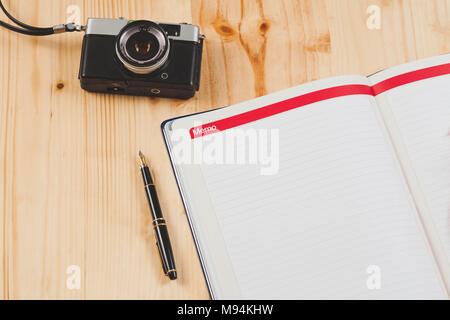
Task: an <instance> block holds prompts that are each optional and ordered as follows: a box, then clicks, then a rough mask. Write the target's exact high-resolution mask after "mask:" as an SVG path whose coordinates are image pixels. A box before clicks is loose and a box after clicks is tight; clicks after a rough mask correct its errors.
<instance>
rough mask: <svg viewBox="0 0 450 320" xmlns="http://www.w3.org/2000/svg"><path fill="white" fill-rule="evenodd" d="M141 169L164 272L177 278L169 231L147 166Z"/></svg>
mask: <svg viewBox="0 0 450 320" xmlns="http://www.w3.org/2000/svg"><path fill="white" fill-rule="evenodd" d="M141 171H142V177H143V179H144V184H145V194H146V195H147V200H148V204H149V206H150V211H151V214H152V220H153V222H152V225H153V228H154V229H155V237H156V245H157V246H158V250H159V253H160V255H161V262H162V265H163V269H164V273H165V274H166V275H167V276H168V277H169V279H171V280H175V279H176V278H177V272H176V267H175V260H174V257H173V251H172V245H171V243H170V238H169V232H168V230H167V223H166V220H165V219H164V217H163V215H162V211H161V206H160V204H159V200H158V195H157V193H156V188H155V185H154V183H153V178H152V176H151V174H150V170H149V168H148V167H147V166H144V167H143V168H142V169H141Z"/></svg>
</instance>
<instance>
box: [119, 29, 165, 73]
mask: <svg viewBox="0 0 450 320" xmlns="http://www.w3.org/2000/svg"><path fill="white" fill-rule="evenodd" d="M169 49H170V42H169V40H168V38H167V35H166V33H165V32H164V30H163V29H162V28H161V27H160V26H159V25H158V24H156V23H154V22H151V21H145V20H139V21H133V22H131V23H129V24H127V25H126V26H125V27H124V28H123V29H122V30H121V31H120V33H119V35H118V36H117V40H116V55H117V57H118V58H119V60H120V62H121V63H122V64H123V65H124V66H125V67H126V68H127V69H128V70H130V71H131V72H133V73H137V74H148V73H151V72H153V71H155V70H157V69H159V68H160V67H162V66H163V65H164V64H165V63H166V61H167V59H168V58H169Z"/></svg>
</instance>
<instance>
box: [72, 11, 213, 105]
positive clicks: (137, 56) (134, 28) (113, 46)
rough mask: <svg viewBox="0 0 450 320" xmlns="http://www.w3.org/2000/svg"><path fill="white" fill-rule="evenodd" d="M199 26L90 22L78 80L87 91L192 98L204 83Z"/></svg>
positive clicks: (123, 21) (120, 21)
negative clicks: (201, 81) (201, 73)
mask: <svg viewBox="0 0 450 320" xmlns="http://www.w3.org/2000/svg"><path fill="white" fill-rule="evenodd" d="M203 40H204V36H203V35H201V34H200V30H199V27H198V26H195V25H191V24H187V23H181V24H170V23H155V22H152V21H146V20H137V21H128V20H125V19H122V18H120V19H98V18H90V19H88V21H87V25H86V35H85V36H84V39H83V48H82V54H81V63H80V72H79V79H80V82H81V87H82V88H83V89H85V90H87V91H92V92H103V93H114V94H126V95H139V96H156V97H166V98H178V99H188V98H191V97H193V96H194V94H195V92H196V91H198V89H199V85H200V70H201V60H202V50H203Z"/></svg>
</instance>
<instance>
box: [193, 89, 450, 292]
mask: <svg viewBox="0 0 450 320" xmlns="http://www.w3.org/2000/svg"><path fill="white" fill-rule="evenodd" d="M442 90H443V89H442ZM447 91H448V89H447ZM373 101H374V100H373V98H372V97H370V96H366V95H354V96H347V97H340V98H336V99H331V100H327V101H323V102H318V103H314V104H311V105H307V106H304V107H301V108H298V109H294V110H290V111H287V112H284V113H281V114H277V115H274V116H271V117H268V118H265V119H261V120H258V121H256V122H252V123H248V124H244V125H242V126H240V127H239V128H237V129H239V130H244V131H245V130H248V129H256V130H268V131H267V132H268V134H269V137H270V132H271V131H270V130H272V129H275V130H278V134H279V170H278V172H277V173H276V174H273V175H261V165H258V164H213V165H206V164H203V165H201V172H202V175H203V179H204V180H205V182H206V185H207V189H208V193H209V197H210V200H211V203H212V205H213V208H214V212H212V213H211V214H215V215H216V216H217V219H218V221H219V224H220V229H221V231H222V236H223V238H224V240H225V243H226V247H227V250H228V252H227V254H228V256H229V258H230V261H231V265H232V266H233V271H234V273H235V275H236V278H237V280H238V284H239V286H240V289H241V291H242V295H243V296H244V298H252V299H299V298H307V299H314V298H325V299H332V298H343V299H346V298H360V299H365V298H375V299H376V298H383V299H390V298H412V299H414V298H445V297H446V296H445V293H444V291H443V289H442V286H441V282H440V278H439V275H438V272H437V271H436V268H435V266H434V264H433V260H432V257H431V255H430V252H429V250H428V248H427V247H426V244H425V241H424V236H423V233H422V230H421V229H420V226H419V223H418V221H417V217H416V215H415V213H414V211H413V209H412V206H411V204H410V202H409V198H408V194H407V191H406V188H405V186H404V185H403V183H402V180H401V179H400V175H399V171H398V168H397V166H396V163H395V162H394V159H393V156H392V152H391V150H390V147H389V145H388V144H387V142H386V137H385V136H384V134H383V132H382V130H381V129H380V126H379V124H378V121H379V120H378V118H377V114H376V113H375V111H374V108H375V106H374V104H373V103H374V102H373ZM405 108H406V107H405ZM439 110H440V111H438V110H436V112H440V113H441V115H442V116H447V115H448V113H446V112H444V110H443V109H439ZM449 110H450V108H449ZM405 112H406V111H405ZM417 112H419V111H417ZM411 121H412V120H410V121H409V122H408V121H406V122H405V124H404V125H405V126H409V125H411V123H413V122H411ZM423 125H425V123H424V124H423ZM420 127H422V124H420ZM408 128H409V127H408ZM414 128H415V130H416V131H417V130H418V127H417V125H415V127H414ZM230 130H236V129H230ZM420 132H428V131H427V130H424V129H420ZM226 133H227V131H223V132H218V133H214V134H213V135H211V136H215V135H223V136H225V135H226ZM433 134H437V133H433ZM417 135H419V133H417ZM411 141H412V143H413V145H419V144H420V143H422V142H424V141H421V140H420V139H418V138H416V139H415V140H414V139H413V138H411ZM427 141H428V140H427ZM271 143H272V142H271V139H268V144H269V146H268V148H269V149H270V148H271ZM436 143H438V142H436ZM442 143H444V142H442ZM430 147H432V148H437V145H436V146H434V147H433V146H430ZM447 149H448V148H447ZM447 151H448V150H447ZM436 157H437V158H438V159H437V158H435V159H437V160H436V161H438V160H439V161H444V158H445V157H447V158H446V159H448V160H450V158H448V154H447V155H445V152H439V153H436ZM418 158H419V159H420V157H419V156H418ZM446 168H448V165H447V166H446ZM435 171H436V170H435V168H429V167H428V169H427V170H424V175H425V174H433V175H434V174H436V173H435ZM446 173H448V172H446ZM448 181H449V180H448V179H447V180H446V183H445V186H448ZM436 183H438V184H440V185H439V186H438V185H437V184H436ZM428 184H429V188H430V191H431V190H440V188H441V187H442V184H444V182H443V181H441V180H439V182H433V183H431V182H430V183H428ZM432 188H434V189H432ZM206 196H208V195H206ZM446 196H448V192H447V194H446ZM435 197H436V198H438V199H440V198H444V194H443V193H442V192H438V194H437V195H435ZM441 200H442V201H441V202H440V203H441V205H440V206H441V207H442V208H443V207H444V204H443V199H441ZM447 200H448V199H447ZM441 207H440V208H441ZM442 208H441V209H442Z"/></svg>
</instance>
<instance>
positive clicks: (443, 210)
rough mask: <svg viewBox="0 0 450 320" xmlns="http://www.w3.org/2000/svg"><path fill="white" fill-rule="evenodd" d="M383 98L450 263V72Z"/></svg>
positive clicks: (390, 91) (392, 92)
mask: <svg viewBox="0 0 450 320" xmlns="http://www.w3.org/2000/svg"><path fill="white" fill-rule="evenodd" d="M446 60H447V61H446V62H447V63H450V55H447V59H446ZM383 98H384V99H385V101H386V103H387V105H388V106H389V107H390V109H391V111H392V115H393V117H394V120H395V125H396V126H397V127H398V129H399V131H400V134H401V140H402V142H403V144H404V145H405V146H406V150H407V157H408V159H409V161H410V163H411V165H412V168H413V170H414V174H415V176H416V177H417V179H418V181H419V184H420V189H421V190H422V192H423V194H424V196H425V200H426V205H427V207H428V209H429V211H430V214H431V216H432V219H433V221H434V225H435V228H436V230H437V232H438V235H439V238H440V242H441V244H442V245H443V246H444V248H445V251H446V254H447V259H448V260H447V261H448V263H450V75H444V76H439V77H434V78H430V79H426V80H421V81H417V82H413V83H409V84H407V85H403V86H400V87H397V88H395V89H391V90H389V91H387V92H385V93H384V94H383Z"/></svg>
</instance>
